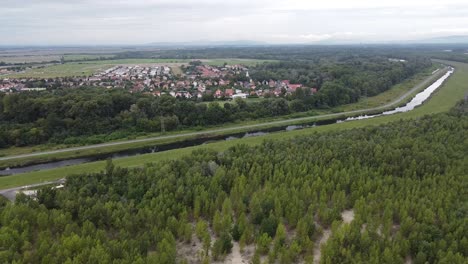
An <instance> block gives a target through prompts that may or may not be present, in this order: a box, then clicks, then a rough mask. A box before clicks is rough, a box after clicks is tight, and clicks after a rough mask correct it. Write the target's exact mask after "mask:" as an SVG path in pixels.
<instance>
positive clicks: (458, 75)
mask: <svg viewBox="0 0 468 264" xmlns="http://www.w3.org/2000/svg"><path fill="white" fill-rule="evenodd" d="M440 62H442V63H445V64H448V65H452V66H454V67H455V68H456V70H455V72H454V73H453V74H452V76H451V77H450V78H449V79H448V80H447V82H446V83H445V84H444V85H443V86H442V87H440V88H439V89H438V90H437V91H436V92H435V93H434V94H433V95H432V96H431V98H430V99H429V100H428V101H427V102H425V103H424V104H423V105H421V106H420V107H417V108H416V109H414V110H412V111H410V112H405V113H399V114H395V115H389V116H380V117H376V118H372V119H364V120H357V121H353V122H343V123H339V124H331V125H326V126H320V127H316V128H307V129H302V130H294V131H290V132H279V133H272V134H268V135H265V136H260V137H252V138H245V139H235V140H230V141H222V142H215V143H211V144H206V145H201V146H195V147H188V148H183V149H176V150H171V151H166V152H160V153H153V154H145V155H140V156H135V157H128V158H121V159H115V160H114V163H115V165H116V166H121V167H135V166H141V165H144V164H146V163H150V162H158V161H159V162H160V161H167V160H173V159H177V158H180V157H182V156H184V155H187V154H189V153H191V152H192V151H194V150H197V149H212V150H215V151H224V150H226V149H228V148H230V147H232V146H234V145H237V144H254V145H255V144H261V143H262V142H263V141H264V140H266V139H267V140H281V139H287V138H292V137H295V136H299V135H308V134H312V133H322V132H326V131H339V130H345V129H353V128H359V127H365V126H378V125H381V124H384V123H388V122H392V121H398V120H400V119H408V118H417V117H421V116H424V115H427V114H435V113H441V112H446V111H448V110H449V109H450V108H451V107H453V106H454V105H455V104H456V102H457V101H459V100H460V99H463V97H464V96H465V93H466V92H467V91H468V64H465V63H458V62H448V61H440ZM104 167H105V161H98V162H92V163H86V164H80V165H75V166H69V167H64V168H58V169H51V170H44V171H37V172H31V173H24V174H18V175H13V176H4V177H0V189H6V188H11V187H15V186H23V185H29V184H33V183H38V182H43V181H50V180H56V179H60V178H63V177H65V176H67V175H71V174H80V173H90V172H97V171H100V170H103V169H104Z"/></svg>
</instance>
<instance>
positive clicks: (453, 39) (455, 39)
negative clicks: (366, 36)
mask: <svg viewBox="0 0 468 264" xmlns="http://www.w3.org/2000/svg"><path fill="white" fill-rule="evenodd" d="M357 44H371V45H372V44H377V45H378V44H468V36H465V35H461V36H445V37H435V38H426V39H416V40H402V41H378V40H375V41H368V40H367V41H359V40H349V39H347V40H341V39H327V40H322V41H315V42H309V43H300V44H297V45H357ZM271 45H288V43H283V44H272V43H268V42H265V41H254V40H234V41H210V40H200V41H189V42H152V43H148V44H145V45H144V46H152V47H197V46H199V47H206V46H208V47H210V46H211V47H218V46H220V47H221V46H230V47H246V46H271ZM290 45H291V44H290Z"/></svg>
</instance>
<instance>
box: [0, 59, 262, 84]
mask: <svg viewBox="0 0 468 264" xmlns="http://www.w3.org/2000/svg"><path fill="white" fill-rule="evenodd" d="M70 56H74V57H68V58H69V59H70V58H71V59H73V58H74V59H80V58H83V57H80V56H83V55H70ZM87 56H96V57H99V56H101V55H87ZM90 58H91V57H90ZM66 59H67V57H65V60H66ZM58 60H60V57H59V58H58ZM0 61H1V60H0ZM190 61H192V60H189V59H117V60H99V61H82V62H70V63H65V64H60V65H53V66H48V67H44V68H34V69H30V70H27V71H25V72H21V73H16V74H10V75H7V76H8V77H10V78H27V77H29V78H57V77H71V76H90V75H93V74H94V73H96V72H98V71H102V70H106V69H108V68H111V67H113V66H115V65H125V64H138V65H145V64H162V65H167V66H170V67H173V68H174V69H173V70H174V71H175V73H176V74H177V73H179V74H180V73H182V72H181V71H180V69H177V67H178V66H180V65H182V64H186V63H189V62H190ZM202 61H204V62H205V63H207V64H209V65H223V64H224V63H228V64H243V65H246V66H252V65H255V64H258V63H263V62H268V61H269V60H247V59H246V60H244V59H210V60H202Z"/></svg>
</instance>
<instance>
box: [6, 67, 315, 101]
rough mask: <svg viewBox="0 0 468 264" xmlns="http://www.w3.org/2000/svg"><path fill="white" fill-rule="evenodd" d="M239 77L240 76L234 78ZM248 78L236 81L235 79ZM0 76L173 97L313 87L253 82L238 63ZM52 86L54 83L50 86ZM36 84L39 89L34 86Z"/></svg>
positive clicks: (16, 82)
mask: <svg viewBox="0 0 468 264" xmlns="http://www.w3.org/2000/svg"><path fill="white" fill-rule="evenodd" d="M235 76H242V77H243V78H234V77H235ZM240 79H242V80H248V81H236V80H240ZM38 81H39V80H38V79H34V78H25V79H3V80H0V91H3V92H12V91H19V92H21V91H31V90H42V89H45V88H50V87H70V88H73V87H80V86H99V87H106V88H124V89H128V90H129V91H130V92H132V93H135V92H142V93H149V94H153V95H155V96H161V95H163V94H168V95H171V96H174V97H183V98H202V97H203V96H204V95H208V96H213V97H214V98H246V97H248V96H255V97H263V96H267V95H268V96H282V95H287V94H291V93H293V92H295V91H296V89H298V88H303V89H310V92H311V93H315V92H316V91H317V89H315V88H307V87H303V86H302V85H301V84H293V83H291V82H290V81H289V80H268V81H267V80H264V81H254V80H252V79H251V78H250V76H249V72H248V68H247V67H245V66H242V65H224V66H219V67H217V66H209V65H199V66H196V67H195V70H194V71H191V72H187V73H186V74H184V75H182V76H180V75H178V76H175V75H174V74H173V71H172V69H171V68H170V67H168V66H155V65H151V66H140V65H129V66H115V67H112V68H110V69H107V70H105V71H102V72H99V73H96V74H94V75H93V76H90V77H66V78H54V79H42V80H40V83H39V85H38V83H37V82H38ZM54 85H55V86H54ZM37 87H40V88H37Z"/></svg>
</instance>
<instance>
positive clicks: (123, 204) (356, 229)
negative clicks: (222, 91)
mask: <svg viewBox="0 0 468 264" xmlns="http://www.w3.org/2000/svg"><path fill="white" fill-rule="evenodd" d="M467 130H468V103H467V102H460V103H459V104H458V105H457V106H456V107H454V108H453V109H452V110H451V111H450V112H449V113H443V114H437V115H431V116H424V117H421V118H417V119H408V120H399V121H396V122H393V123H390V124H386V125H382V126H370V127H367V128H360V129H350V130H346V131H332V132H326V133H314V134H312V135H308V136H298V137H296V138H294V139H289V140H282V141H275V142H273V141H265V142H263V143H262V144H261V145H258V146H248V145H242V144H241V145H237V146H235V147H233V148H231V149H229V150H227V151H224V152H221V153H217V152H214V151H211V150H209V149H205V150H198V151H195V152H193V153H192V154H191V155H189V156H185V157H181V158H180V159H176V160H172V161H170V162H161V163H152V164H147V165H145V166H144V167H142V168H130V169H128V168H118V167H115V166H114V165H113V163H112V161H110V160H109V161H108V163H107V166H106V168H105V170H104V171H102V172H100V173H95V174H89V175H73V176H69V177H67V180H66V184H65V185H66V186H65V188H63V189H60V190H56V189H51V188H50V187H49V188H43V189H40V190H39V192H38V194H37V199H32V198H30V197H27V196H25V195H21V194H20V195H18V196H17V200H16V202H15V203H10V202H6V201H2V202H1V206H0V223H1V226H0V262H2V263H160V264H164V263H190V262H196V263H210V262H212V261H222V260H224V259H225V258H227V257H228V256H229V254H230V253H231V252H232V251H233V250H234V248H235V247H234V246H236V247H237V246H238V247H239V248H240V250H241V252H243V253H242V254H243V256H245V257H246V258H248V260H249V261H252V263H260V262H262V263H297V262H301V261H304V263H313V260H314V255H315V256H316V257H317V252H316V251H315V249H317V248H318V249H319V252H321V258H320V263H327V264H328V263H330V264H332V263H389V264H390V263H391V264H394V263H405V262H406V263H407V261H411V263H415V264H423V263H450V264H455V263H467V261H468V237H467V234H468V221H467V219H468V215H467V213H468V202H467V195H468V194H467V190H468V174H467V172H468V162H467V157H468V145H467V144H468V138H467V133H466V131H467ZM343 212H352V213H353V215H354V217H353V218H352V219H348V220H347V221H345V219H344V218H343V215H342V214H343ZM325 234H329V235H330V237H329V239H328V240H327V241H326V242H325V243H324V244H323V245H322V246H320V244H319V242H318V241H320V240H321V238H322V237H323V236H324V235H325ZM193 248H195V249H196V250H197V252H196V254H187V252H190V251H187V250H188V249H193ZM184 252H185V253H186V254H184ZM193 258H194V259H193Z"/></svg>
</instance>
